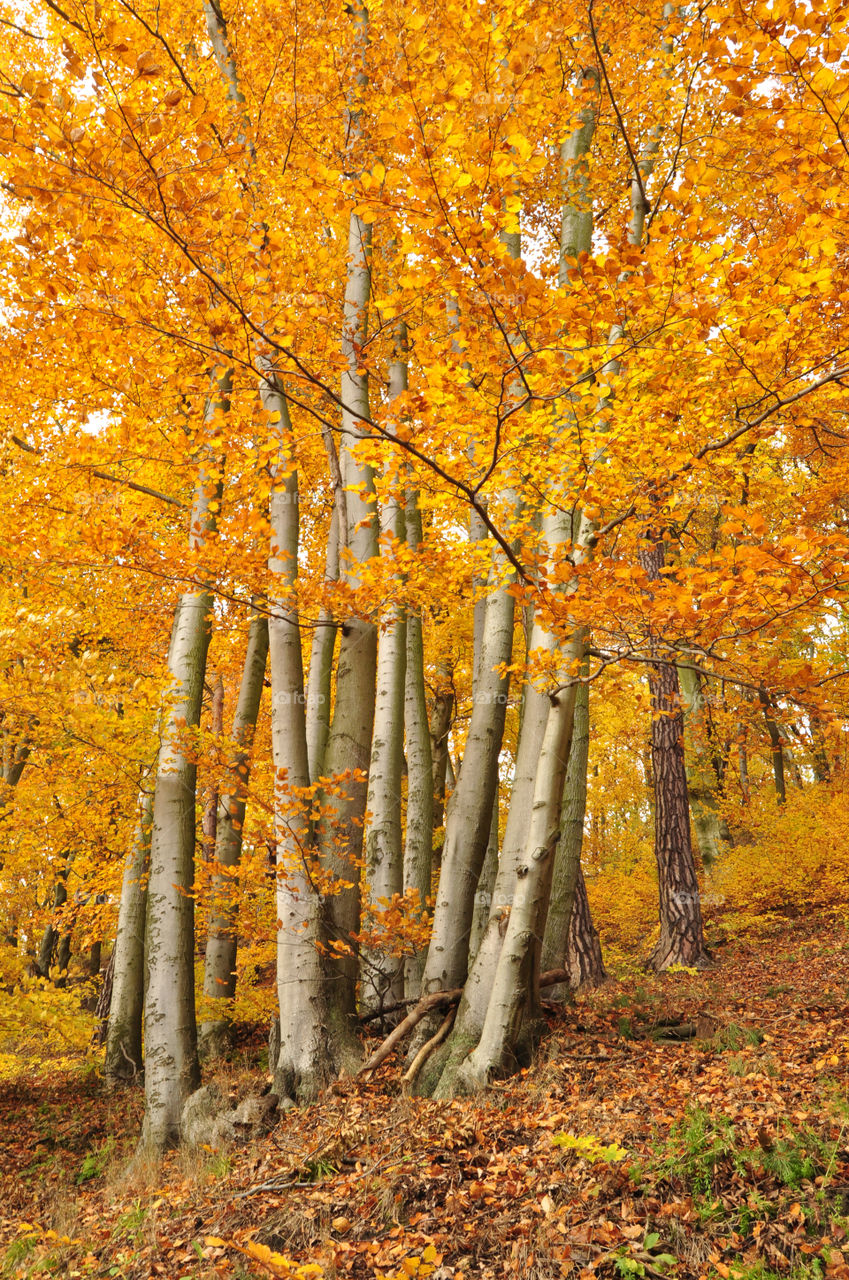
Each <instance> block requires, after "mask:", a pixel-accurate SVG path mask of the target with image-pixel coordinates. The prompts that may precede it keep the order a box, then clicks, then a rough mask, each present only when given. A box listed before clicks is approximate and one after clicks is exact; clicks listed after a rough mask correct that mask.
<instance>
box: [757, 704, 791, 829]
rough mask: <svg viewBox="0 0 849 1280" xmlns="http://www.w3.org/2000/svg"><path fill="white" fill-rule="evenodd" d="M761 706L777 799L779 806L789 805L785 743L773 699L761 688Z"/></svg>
mask: <svg viewBox="0 0 849 1280" xmlns="http://www.w3.org/2000/svg"><path fill="white" fill-rule="evenodd" d="M758 697H759V698H760V702H761V706H762V707H763V713H764V723H765V724H766V731H767V733H768V734H769V745H770V754H771V757H772V776H773V778H774V780H775V798H776V800H777V801H778V803H779V804H786V803H787V786H786V783H785V781H784V749H783V748H784V743H783V740H782V737H781V730H780V729H779V727H778V725H777V723H776V720H775V716H774V715H773V708H772V699H771V698H770V696H769V694H768V693H767V691H766V689H764V688H763V687H761V688H760V689H759V690H758Z"/></svg>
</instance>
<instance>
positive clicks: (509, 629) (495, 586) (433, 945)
mask: <svg viewBox="0 0 849 1280" xmlns="http://www.w3.org/2000/svg"><path fill="white" fill-rule="evenodd" d="M510 580H511V579H510V578H509V577H508V579H507V581H505V565H504V555H503V552H502V551H501V550H500V548H499V549H494V550H493V570H492V574H491V590H490V594H489V596H488V597H487V602H486V616H485V621H484V631H483V639H482V644H481V667H480V674H479V678H478V686H477V691H476V696H475V699H474V702H473V705H472V716H471V721H470V724H469V732H468V736H467V739H466V750H465V752H464V754H463V763H462V767H461V769H460V776H459V778H458V779H457V785H456V787H455V789H454V791H453V792H452V794H451V798H450V800H449V801H448V805H447V810H446V815H445V844H444V847H443V855H442V869H441V873H440V879H439V888H438V891H437V896H436V908H435V911H434V919H433V932H432V935H431V942H430V947H429V949H428V956H427V962H426V964H425V970H424V975H423V980H422V990H423V991H425V992H430V991H437V990H449V989H451V988H455V987H459V986H462V984H463V982H464V981H465V978H466V972H467V967H468V955H469V935H470V931H471V925H472V915H473V913H474V898H475V890H476V888H477V882H478V878H479V876H480V872H481V867H482V866H483V860H484V855H485V853H486V846H487V842H488V840H489V833H490V826H491V822H492V809H493V804H494V803H495V792H496V787H497V783H498V757H499V753H500V751H501V740H502V737H503V734H504V719H505V714H506V709H507V698H508V692H509V675H506V674H504V675H502V674H501V668H502V666H503V665H504V664H507V663H509V661H510V655H511V652H512V648H513V617H514V597H513V595H512V594H511V592H510V590H509V583H510Z"/></svg>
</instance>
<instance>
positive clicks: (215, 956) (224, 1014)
mask: <svg viewBox="0 0 849 1280" xmlns="http://www.w3.org/2000/svg"><path fill="white" fill-rule="evenodd" d="M267 659H268V619H267V618H266V617H265V616H264V615H261V614H256V615H255V616H254V617H253V618H252V620H251V624H250V627H249V629H248V644H247V650H246V653H245V662H244V667H243V669H242V680H241V684H240V686H239V697H238V701H237V703H236V710H235V713H234V716H233V732H232V739H233V748H232V756H231V759H230V762H229V765H228V770H227V778H226V783H225V788H224V791H223V793H222V795H221V799H220V802H219V808H218V815H217V820H216V836H215V852H214V859H215V870H214V872H213V876H212V883H211V885H210V907H209V925H208V930H207V939H206V959H205V963H204V974H203V993H204V995H205V996H206V997H208V998H209V999H211V1000H214V1001H215V1002H216V1005H217V1008H218V1009H220V1013H219V1014H218V1015H217V1016H215V1017H211V1018H207V1019H206V1020H205V1021H204V1022H203V1023H202V1024H201V1028H200V1048H201V1050H202V1051H203V1052H204V1053H205V1054H207V1055H209V1056H212V1055H215V1054H221V1053H223V1052H224V1051H225V1050H226V1049H227V1047H228V1043H229V1039H230V1020H231V1008H232V1002H233V997H234V996H235V994H236V955H237V951H238V929H237V924H238V881H237V878H236V868H237V867H238V865H239V861H240V859H241V856H242V831H243V828H244V823H245V809H246V806H247V797H248V784H249V782H250V772H251V749H252V746H253V738H254V732H255V730H256V722H257V716H258V715H259V704H260V701H261V699H262V689H263V683H264V680H265V668H266V662H267ZM222 868H227V870H226V871H224V870H222ZM228 873H229V874H228Z"/></svg>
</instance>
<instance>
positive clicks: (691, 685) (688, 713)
mask: <svg viewBox="0 0 849 1280" xmlns="http://www.w3.org/2000/svg"><path fill="white" fill-rule="evenodd" d="M678 681H679V684H680V687H681V698H682V702H683V708H684V727H685V755H686V754H687V750H689V755H690V763H689V764H688V765H687V788H688V792H689V796H690V813H691V814H692V818H693V827H694V828H695V832H696V842H697V844H698V846H699V853H700V854H701V857H702V863H703V865H704V867H705V869H706V870H707V869H709V868H710V867H712V866H713V865H714V864H715V863H716V862H717V860H718V859H719V858H721V857H722V855H723V853H725V852H726V850H728V849H730V848H731V847H732V845H733V843H734V842H733V840H732V838H731V832H730V831H729V829H728V823H727V822H726V821H725V819H724V818H723V817H722V816H721V815H720V813H719V804H718V798H717V797H718V792H719V790H720V788H721V785H722V780H721V777H720V776H718V772H717V770H716V768H715V767H714V765H713V763H712V762H711V760H710V759H709V754H710V752H709V746H710V743H709V735H710V726H709V724H708V721H707V715H706V708H705V700H704V692H703V690H702V683H701V680H700V678H699V673H698V671H694V670H693V668H692V667H689V666H687V665H686V664H682V665H681V666H679V668H678Z"/></svg>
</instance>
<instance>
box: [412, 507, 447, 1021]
mask: <svg viewBox="0 0 849 1280" xmlns="http://www.w3.org/2000/svg"><path fill="white" fill-rule="evenodd" d="M405 515H406V534H407V545H408V547H409V548H410V549H411V551H413V552H414V553H415V554H418V552H419V549H420V548H421V545H422V518H421V513H420V511H419V509H418V502H417V500H416V494H415V493H414V492H413V491H412V490H410V491H409V492H408V494H407V507H406V512H405ZM449 714H450V713H449ZM404 733H405V736H406V745H407V829H406V832H405V838H404V892H405V894H408V893H410V892H411V891H414V892H415V893H416V894H418V900H419V904H420V912H421V913H422V914H423V913H424V912H425V903H426V902H427V899H428V898H429V896H430V892H431V874H432V864H433V811H434V779H433V753H432V751H431V736H430V726H429V724H428V715H427V694H426V691H425V663H424V636H423V633H422V618H421V614H420V613H418V612H416V611H409V612H408V613H407V672H406V679H405V687H404ZM443 736H444V738H445V739H447V726H446V729H445V733H444V735H443ZM425 955H426V951H425V949H424V948H421V949H420V950H418V951H417V952H416V953H415V954H414V955H412V956H408V957H407V959H406V962H405V964H404V996H405V998H406V999H408V1000H409V999H411V998H415V997H417V996H418V995H419V993H420V991H421V980H422V973H423V971H424V964H425Z"/></svg>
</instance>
